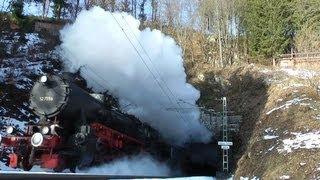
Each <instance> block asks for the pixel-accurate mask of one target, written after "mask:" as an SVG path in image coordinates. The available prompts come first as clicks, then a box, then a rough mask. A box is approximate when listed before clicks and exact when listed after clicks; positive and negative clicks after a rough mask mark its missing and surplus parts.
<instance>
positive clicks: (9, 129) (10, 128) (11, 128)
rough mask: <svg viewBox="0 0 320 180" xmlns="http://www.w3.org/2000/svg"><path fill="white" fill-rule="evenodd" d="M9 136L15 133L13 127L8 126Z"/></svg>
mask: <svg viewBox="0 0 320 180" xmlns="http://www.w3.org/2000/svg"><path fill="white" fill-rule="evenodd" d="M6 132H7V134H11V133H12V132H13V127H12V126H8V127H7V129H6Z"/></svg>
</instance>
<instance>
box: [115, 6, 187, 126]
mask: <svg viewBox="0 0 320 180" xmlns="http://www.w3.org/2000/svg"><path fill="white" fill-rule="evenodd" d="M109 13H110V14H111V16H112V17H113V19H114V20H115V21H116V23H117V24H118V26H119V28H120V29H121V30H122V32H123V33H124V35H125V37H126V39H127V40H128V41H129V42H130V44H131V45H132V47H133V48H134V50H135V51H136V53H137V54H138V56H139V58H140V59H141V61H142V62H143V64H144V65H145V66H146V68H147V70H148V71H149V72H150V74H151V75H152V77H153V79H154V80H155V81H156V83H157V85H158V86H159V87H160V89H161V91H162V93H163V94H164V95H165V96H167V98H168V99H169V101H170V102H171V104H172V105H173V106H174V103H173V100H172V98H171V97H170V96H169V95H168V94H167V92H166V91H165V89H164V88H163V87H162V85H161V83H160V81H159V80H158V78H157V77H156V75H155V74H154V73H153V72H152V70H151V69H150V67H149V66H148V64H147V63H146V61H145V60H144V58H143V57H142V55H141V54H140V52H139V50H138V49H137V47H136V46H135V45H134V44H133V42H132V41H131V39H130V38H129V36H128V34H127V33H126V32H125V30H124V29H123V27H122V26H121V24H120V23H119V21H118V20H117V19H116V17H115V16H114V15H113V14H112V13H111V12H109ZM175 111H176V112H177V114H178V118H179V119H181V120H182V121H185V122H187V121H186V120H185V119H184V118H183V117H182V115H181V113H180V112H179V111H178V110H177V109H175Z"/></svg>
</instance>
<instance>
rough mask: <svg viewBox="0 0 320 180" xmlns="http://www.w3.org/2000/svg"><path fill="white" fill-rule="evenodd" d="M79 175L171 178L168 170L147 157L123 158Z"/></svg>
mask: <svg viewBox="0 0 320 180" xmlns="http://www.w3.org/2000/svg"><path fill="white" fill-rule="evenodd" d="M78 172H81V173H94V174H107V175H123V176H126V175H128V176H172V175H173V174H172V173H173V172H172V171H171V170H170V168H169V167H168V166H167V165H166V164H164V163H160V162H158V161H157V160H155V159H153V158H152V157H151V156H148V155H138V156H132V157H124V158H121V159H118V160H115V161H113V162H111V163H108V164H104V165H101V166H97V167H91V168H89V169H86V170H82V171H78Z"/></svg>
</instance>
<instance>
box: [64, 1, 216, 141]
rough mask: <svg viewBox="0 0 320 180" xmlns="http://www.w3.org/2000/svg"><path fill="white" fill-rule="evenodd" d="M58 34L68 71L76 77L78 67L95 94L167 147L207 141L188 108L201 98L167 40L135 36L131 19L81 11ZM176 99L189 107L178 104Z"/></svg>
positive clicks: (151, 33)
mask: <svg viewBox="0 0 320 180" xmlns="http://www.w3.org/2000/svg"><path fill="white" fill-rule="evenodd" d="M114 18H115V19H116V20H117V21H118V23H119V24H120V26H121V27H122V28H123V30H122V29H121V28H120V27H119V24H118V23H117V21H115V19H114ZM128 24H129V25H128ZM123 31H125V32H126V33H127V35H128V36H129V39H130V41H131V42H132V43H133V44H134V47H135V48H137V50H138V51H139V52H140V54H141V56H142V58H143V60H144V61H145V63H146V64H144V62H143V61H142V60H141V58H140V57H139V55H138V53H137V52H136V51H135V49H134V47H133V46H132V45H131V44H130V41H128V39H127V38H126V36H125V34H124V32H123ZM60 33H61V40H62V44H61V49H62V56H63V57H64V59H65V65H66V67H67V69H68V70H69V71H76V70H78V69H79V68H80V67H83V68H81V74H82V76H83V77H84V78H85V79H86V80H87V82H88V85H89V86H91V87H93V88H94V89H95V90H96V91H102V90H105V89H103V88H102V86H103V87H105V88H106V89H107V90H108V91H109V92H110V93H111V94H112V95H114V96H116V97H118V98H119V99H120V104H121V106H122V108H123V110H125V111H127V112H128V113H130V114H133V115H135V116H137V117H138V118H139V119H140V120H141V121H144V122H147V123H149V124H150V125H151V126H152V127H154V128H155V129H157V130H159V131H160V133H161V134H162V135H163V137H165V138H166V139H167V140H168V141H169V142H170V143H173V144H183V143H185V142H188V141H191V140H193V141H202V142H205V141H208V140H209V139H210V137H211V134H210V133H209V131H208V130H207V129H206V128H205V127H204V126H203V125H202V124H201V123H200V122H199V114H200V113H199V109H198V108H194V107H197V106H192V105H195V104H196V101H197V100H198V98H199V96H200V93H199V91H198V90H197V89H195V88H194V87H193V86H192V85H190V84H188V83H187V82H186V74H185V71H184V66H183V59H182V56H181V54H182V52H181V49H180V47H179V46H178V45H177V44H176V43H175V41H174V40H173V39H172V38H171V37H168V36H165V35H164V34H162V33H161V32H160V31H158V30H150V29H148V28H147V29H145V30H143V31H140V30H139V21H138V20H136V19H135V18H133V17H132V16H130V15H128V14H126V13H113V14H111V13H110V12H106V11H104V10H103V9H101V8H99V7H94V8H92V9H90V10H89V11H82V12H81V13H80V14H79V16H78V17H77V19H76V20H75V22H74V23H73V24H72V25H68V26H66V27H65V28H64V29H63V30H61V32H60ZM139 43H141V44H142V46H143V48H144V49H145V51H146V52H148V56H149V57H150V59H151V61H150V59H149V58H148V56H147V55H146V53H144V51H143V49H142V48H141V46H140V45H139ZM146 65H147V66H148V67H149V68H150V71H151V72H153V73H154V75H155V77H156V79H157V81H158V82H160V86H161V87H162V88H163V90H161V88H160V87H159V84H158V83H157V81H156V79H155V78H154V77H153V76H152V74H151V73H150V71H149V70H148V68H147V66H146ZM99 84H100V85H99ZM101 85H102V86H101ZM167 87H168V88H169V89H170V90H168V88H167ZM164 91H165V93H164ZM172 94H173V96H172ZM168 97H170V99H171V100H170V99H169V98H168ZM179 99H182V100H183V101H185V102H188V103H182V102H181V101H180V102H179ZM128 104H131V106H127V105H128ZM190 104H191V106H190ZM190 107H191V108H193V109H190ZM175 108H178V110H179V111H180V113H177V112H176V110H175ZM180 108H182V110H181V109H180ZM184 108H188V111H185V109H184Z"/></svg>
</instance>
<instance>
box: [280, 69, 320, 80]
mask: <svg viewBox="0 0 320 180" xmlns="http://www.w3.org/2000/svg"><path fill="white" fill-rule="evenodd" d="M281 71H283V72H285V73H286V74H288V75H289V76H293V77H297V78H301V79H310V78H313V77H314V76H317V75H319V74H318V73H317V72H315V71H312V70H306V69H290V68H282V69H281Z"/></svg>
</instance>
